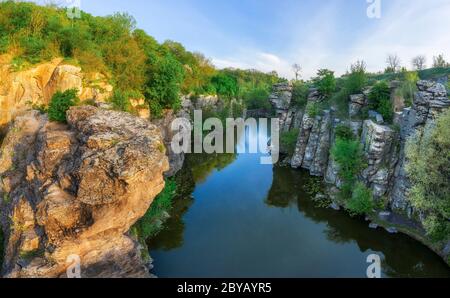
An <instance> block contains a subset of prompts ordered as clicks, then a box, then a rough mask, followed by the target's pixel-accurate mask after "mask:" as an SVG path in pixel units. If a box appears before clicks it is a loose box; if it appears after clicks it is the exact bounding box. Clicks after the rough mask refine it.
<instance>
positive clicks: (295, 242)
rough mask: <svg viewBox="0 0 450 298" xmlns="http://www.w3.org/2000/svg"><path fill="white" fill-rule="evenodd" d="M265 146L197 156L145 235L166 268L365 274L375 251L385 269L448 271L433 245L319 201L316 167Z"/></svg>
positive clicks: (177, 273)
mask: <svg viewBox="0 0 450 298" xmlns="http://www.w3.org/2000/svg"><path fill="white" fill-rule="evenodd" d="M259 157H260V156H259V155H257V154H256V155H255V154H254V155H251V154H238V155H234V154H220V155H190V156H188V158H187V160H186V163H185V167H184V168H183V170H182V172H181V173H180V174H179V175H178V177H177V180H178V181H177V182H178V184H179V185H181V186H182V188H181V189H180V190H179V194H178V198H177V199H176V201H175V203H174V208H173V210H172V212H171V218H170V219H169V220H168V222H167V224H166V227H165V229H164V230H163V231H162V232H161V233H160V234H158V235H157V236H156V237H155V238H153V239H149V240H148V245H149V249H150V255H151V256H152V258H153V259H154V265H155V269H154V271H153V273H154V274H156V275H157V276H160V277H256V278H257V277H365V276H366V269H367V266H368V265H369V264H368V263H366V259H367V256H369V255H370V254H374V253H375V254H378V255H380V257H381V259H382V272H383V276H384V277H450V270H449V268H448V267H447V265H446V264H445V263H444V262H443V261H442V260H441V259H440V258H439V257H438V256H437V255H435V254H434V253H433V252H432V251H430V250H429V249H427V248H426V247H425V246H423V245H421V244H420V243H418V242H417V241H414V240H413V239H411V238H409V237H407V236H405V235H401V234H389V233H387V232H386V231H384V230H383V229H376V230H373V229H370V228H369V227H368V223H367V222H365V221H363V220H361V219H357V218H351V217H349V216H348V215H347V214H346V213H344V212H339V211H334V210H331V209H324V208H318V207H316V206H315V203H314V202H313V201H312V200H311V198H310V196H309V195H308V194H307V192H306V191H305V189H304V188H305V185H307V184H308V181H309V179H310V178H309V176H308V175H307V173H305V172H302V171H296V170H292V169H290V168H281V167H273V166H271V165H261V164H260V163H259Z"/></svg>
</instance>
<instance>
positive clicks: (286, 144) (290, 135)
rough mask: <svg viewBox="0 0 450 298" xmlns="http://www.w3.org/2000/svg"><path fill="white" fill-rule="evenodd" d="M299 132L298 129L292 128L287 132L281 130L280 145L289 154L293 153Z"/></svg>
mask: <svg viewBox="0 0 450 298" xmlns="http://www.w3.org/2000/svg"><path fill="white" fill-rule="evenodd" d="M299 132H300V131H299V130H298V129H292V130H290V131H288V132H282V133H281V135H280V144H281V147H282V148H283V149H285V150H286V151H287V152H288V154H289V155H293V154H294V151H295V146H296V145H297V139H298V134H299Z"/></svg>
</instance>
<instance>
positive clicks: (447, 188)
mask: <svg viewBox="0 0 450 298" xmlns="http://www.w3.org/2000/svg"><path fill="white" fill-rule="evenodd" d="M419 140H420V141H419ZM406 155H407V157H408V163H407V165H406V172H407V173H408V176H409V178H410V180H411V182H412V187H411V190H410V196H409V200H410V201H411V203H412V205H413V206H414V207H415V208H416V210H418V212H419V213H420V214H424V215H426V216H425V219H424V221H423V224H424V227H425V229H426V231H427V233H428V235H429V236H430V237H431V238H432V239H433V240H436V241H439V240H446V241H447V240H449V238H450V221H449V220H448V219H449V218H450V110H447V111H446V112H445V113H443V114H441V115H440V116H439V117H438V119H437V121H436V125H435V126H434V128H432V129H431V131H429V132H427V133H423V132H418V133H417V136H416V137H415V138H411V140H410V141H409V142H407V145H406Z"/></svg>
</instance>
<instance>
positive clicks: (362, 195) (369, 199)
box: [346, 182, 375, 216]
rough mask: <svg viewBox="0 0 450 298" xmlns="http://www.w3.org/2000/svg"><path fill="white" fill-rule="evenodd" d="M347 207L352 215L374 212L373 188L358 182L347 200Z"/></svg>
mask: <svg viewBox="0 0 450 298" xmlns="http://www.w3.org/2000/svg"><path fill="white" fill-rule="evenodd" d="M346 207H347V209H348V210H349V212H350V214H351V215H352V216H354V215H364V214H370V213H372V211H373V209H374V208H375V204H374V201H373V195H372V190H370V189H369V188H367V187H366V186H365V185H364V183H361V182H358V183H356V186H355V189H354V190H353V194H352V196H351V198H350V200H349V201H348V202H347V205H346Z"/></svg>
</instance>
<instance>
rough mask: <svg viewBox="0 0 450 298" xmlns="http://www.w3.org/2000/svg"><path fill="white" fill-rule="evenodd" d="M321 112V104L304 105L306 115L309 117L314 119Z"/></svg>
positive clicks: (310, 103)
mask: <svg viewBox="0 0 450 298" xmlns="http://www.w3.org/2000/svg"><path fill="white" fill-rule="evenodd" d="M321 111H322V108H321V104H320V103H319V102H308V104H307V105H306V114H308V116H309V117H311V118H315V117H317V116H319V115H320V113H321Z"/></svg>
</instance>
